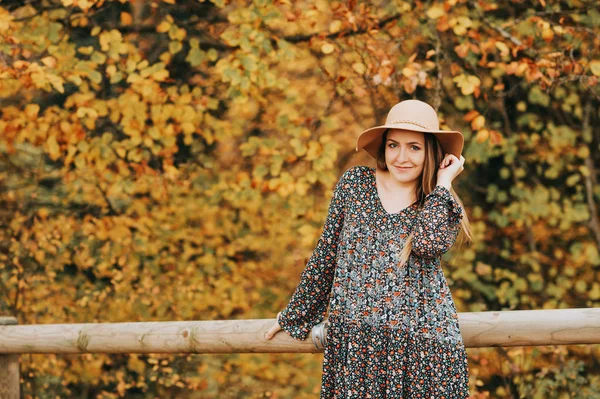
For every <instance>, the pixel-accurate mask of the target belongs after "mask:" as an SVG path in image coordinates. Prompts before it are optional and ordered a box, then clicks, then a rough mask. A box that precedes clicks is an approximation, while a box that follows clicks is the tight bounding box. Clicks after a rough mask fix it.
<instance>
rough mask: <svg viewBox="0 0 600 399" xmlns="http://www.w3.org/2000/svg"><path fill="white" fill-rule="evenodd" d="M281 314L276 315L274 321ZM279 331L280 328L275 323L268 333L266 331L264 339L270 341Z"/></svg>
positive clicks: (276, 322) (277, 323)
mask: <svg viewBox="0 0 600 399" xmlns="http://www.w3.org/2000/svg"><path fill="white" fill-rule="evenodd" d="M280 314H281V312H279V313H277V318H276V319H275V320H278V319H279V315H280ZM279 330H281V326H280V325H279V322H278V321H275V324H273V326H272V327H271V328H269V331H267V332H266V333H265V339H271V338H273V336H274V335H275V334H276V333H277V332H278V331H279Z"/></svg>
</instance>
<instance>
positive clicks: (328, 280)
mask: <svg viewBox="0 0 600 399" xmlns="http://www.w3.org/2000/svg"><path fill="white" fill-rule="evenodd" d="M419 205H420V204H419V203H418V202H415V203H413V204H411V205H409V206H408V207H406V208H404V209H403V210H401V211H400V212H397V213H392V214H390V213H388V212H387V211H386V210H385V209H384V208H383V205H382V204H381V201H380V199H379V195H378V194H377V185H376V180H375V168H369V167H366V166H353V167H351V168H349V169H348V170H346V171H345V172H344V174H343V175H342V177H341V178H340V180H339V181H338V183H337V184H336V187H335V190H334V194H333V198H332V200H331V203H330V205H329V213H328V215H327V219H326V221H325V225H324V227H323V233H322V235H321V237H320V239H319V241H318V243H317V246H316V248H315V250H314V252H313V254H312V256H311V258H310V260H309V261H308V264H307V266H306V268H305V269H304V271H303V272H302V274H301V279H300V283H299V285H298V287H297V288H296V291H295V292H294V294H293V295H292V298H291V300H290V302H289V304H288V305H287V306H286V307H285V309H283V310H282V311H281V314H280V316H279V318H278V321H279V324H280V326H281V328H282V329H283V330H285V331H287V332H288V333H289V334H290V335H291V336H292V337H294V338H296V339H300V340H305V339H306V338H307V336H308V334H309V333H310V331H311V329H312V327H313V326H315V325H316V324H318V323H320V322H321V321H323V320H324V317H325V313H326V310H327V307H328V306H329V315H328V322H329V325H328V331H327V340H326V344H325V348H324V360H323V374H322V384H321V395H320V398H321V399H329V398H332V399H333V398H335V399H350V398H361V399H362V398H377V399H383V398H398V399H400V398H402V399H412V398H427V399H433V398H435V399H458V398H461V399H462V398H467V397H469V384H468V380H469V370H468V363H467V353H466V350H465V347H464V343H463V340H462V336H461V334H460V329H459V325H458V316H457V310H456V307H455V305H454V301H453V299H452V295H451V293H450V289H449V288H448V283H447V281H446V279H445V277H444V273H443V272H442V269H441V267H440V258H441V255H442V254H443V253H445V252H446V251H448V250H449V249H450V248H451V247H452V245H453V244H454V242H455V240H456V237H457V234H458V232H459V230H460V221H461V219H462V207H461V206H460V204H459V203H458V202H457V201H456V200H455V199H454V197H453V196H452V194H451V193H450V191H449V190H448V189H447V188H445V187H443V186H436V187H435V188H434V189H433V190H432V191H431V192H430V193H429V194H428V195H427V196H426V197H425V199H424V202H423V203H422V207H420V206H419ZM411 231H412V232H414V236H413V242H412V246H413V249H412V252H411V255H410V257H409V261H408V263H407V265H406V266H405V267H399V266H398V265H399V252H400V250H401V249H402V248H403V245H404V241H405V239H406V238H407V237H408V235H409V234H410V232H411Z"/></svg>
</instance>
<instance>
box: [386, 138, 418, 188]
mask: <svg viewBox="0 0 600 399" xmlns="http://www.w3.org/2000/svg"><path fill="white" fill-rule="evenodd" d="M385 163H386V165H387V168H388V170H389V172H390V173H391V174H392V177H394V178H395V179H396V180H398V181H399V182H403V183H410V182H413V181H416V180H417V179H418V178H419V176H421V173H422V172H423V166H424V164H425V134H424V133H420V132H411V131H408V130H400V129H390V130H389V131H388V134H387V141H386V143H385Z"/></svg>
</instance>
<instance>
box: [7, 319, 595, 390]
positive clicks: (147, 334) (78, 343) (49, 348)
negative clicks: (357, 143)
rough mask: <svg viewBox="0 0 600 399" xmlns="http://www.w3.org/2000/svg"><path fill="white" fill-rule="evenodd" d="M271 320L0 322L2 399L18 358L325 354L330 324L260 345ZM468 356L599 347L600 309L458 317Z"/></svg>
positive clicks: (12, 383) (13, 380) (12, 385)
mask: <svg viewBox="0 0 600 399" xmlns="http://www.w3.org/2000/svg"><path fill="white" fill-rule="evenodd" d="M274 322H275V320H274V319H255V320H212V321H169V322H137V323H88V324H37V325H17V320H16V319H15V318H12V317H0V399H16V398H18V397H19V358H18V355H19V354H22V353H53V354H66V353H250V352H252V353H267V352H271V353H273V352H279V353H286V352H305V353H316V352H321V351H322V350H323V344H324V340H325V339H326V336H323V335H324V332H325V330H324V329H323V326H324V325H325V324H326V323H327V321H326V320H325V321H324V322H323V323H320V324H318V325H316V326H315V327H314V328H313V331H312V333H311V336H310V337H309V339H306V340H305V341H300V340H296V339H294V338H292V337H291V336H290V335H289V334H287V333H285V332H284V331H281V332H279V333H278V334H276V335H275V336H274V337H273V338H272V339H270V340H267V339H265V338H264V334H265V333H266V331H267V330H268V329H269V328H270V327H271V326H272V325H273V323H274ZM458 322H459V325H460V330H461V335H462V337H463V341H464V343H465V346H466V347H467V348H479V347H494V346H536V345H575V344H598V343H600V308H577V309H556V310H512V311H498V312H469V313H459V314H458Z"/></svg>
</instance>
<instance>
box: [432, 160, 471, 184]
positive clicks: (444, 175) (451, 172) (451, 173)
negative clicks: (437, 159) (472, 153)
mask: <svg viewBox="0 0 600 399" xmlns="http://www.w3.org/2000/svg"><path fill="white" fill-rule="evenodd" d="M464 164H465V157H463V156H462V155H461V156H460V159H458V158H456V155H453V154H446V156H445V157H444V159H443V160H442V162H441V163H440V168H439V169H438V173H437V181H438V183H442V184H444V183H446V184H448V185H450V184H452V181H453V180H454V179H455V178H456V176H458V175H459V174H460V172H462V171H463V170H464V169H465V168H464V167H463V165H464Z"/></svg>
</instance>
